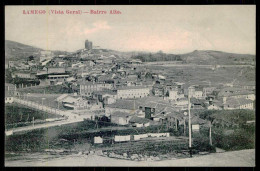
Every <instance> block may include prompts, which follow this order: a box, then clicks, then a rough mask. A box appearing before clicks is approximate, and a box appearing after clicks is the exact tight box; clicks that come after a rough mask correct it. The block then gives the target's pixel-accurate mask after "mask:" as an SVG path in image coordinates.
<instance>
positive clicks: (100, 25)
mask: <svg viewBox="0 0 260 171" xmlns="http://www.w3.org/2000/svg"><path fill="white" fill-rule="evenodd" d="M92 25H93V27H92V28H86V29H85V30H84V32H83V33H84V34H85V35H89V34H92V33H96V32H98V31H100V30H109V29H111V27H110V26H109V25H108V24H107V21H96V22H94V23H93V24H92Z"/></svg>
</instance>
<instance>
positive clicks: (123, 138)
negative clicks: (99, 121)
mask: <svg viewBox="0 0 260 171" xmlns="http://www.w3.org/2000/svg"><path fill="white" fill-rule="evenodd" d="M148 137H157V138H158V137H170V133H147V134H139V135H133V139H131V135H125V136H119V135H116V136H115V137H114V142H126V141H132V140H134V141H137V140H141V139H144V138H148ZM94 143H95V144H102V143H103V138H101V137H94Z"/></svg>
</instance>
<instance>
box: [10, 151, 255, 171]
mask: <svg viewBox="0 0 260 171" xmlns="http://www.w3.org/2000/svg"><path fill="white" fill-rule="evenodd" d="M5 165H6V166H129V167H131V166H144V167H147V166H148V167H149V166H173V167H174V166H239V167H242V166H247V167H254V166H255V149H250V150H241V151H232V152H224V153H214V154H209V155H205V156H194V157H193V158H186V159H176V160H164V161H140V162H139V161H129V160H121V159H114V158H107V157H102V156H97V155H90V156H85V155H70V156H66V157H59V158H51V159H44V160H33V161H32V160H29V161H28V160H25V159H23V160H14V161H6V162H5Z"/></svg>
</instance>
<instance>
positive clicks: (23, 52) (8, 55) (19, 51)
mask: <svg viewBox="0 0 260 171" xmlns="http://www.w3.org/2000/svg"><path fill="white" fill-rule="evenodd" d="M41 50H42V49H40V48H37V47H33V46H28V45H25V44H22V43H18V42H14V41H10V40H5V62H6V63H7V62H8V61H10V60H15V61H17V60H20V59H25V58H27V57H28V56H31V55H37V54H38V52H39V51H41Z"/></svg>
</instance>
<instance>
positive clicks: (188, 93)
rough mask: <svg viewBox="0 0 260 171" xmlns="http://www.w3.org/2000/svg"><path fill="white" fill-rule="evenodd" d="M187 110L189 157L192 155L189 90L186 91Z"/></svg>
mask: <svg viewBox="0 0 260 171" xmlns="http://www.w3.org/2000/svg"><path fill="white" fill-rule="evenodd" d="M188 112H189V149H190V157H192V149H191V147H192V146H191V119H190V92H188Z"/></svg>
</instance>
